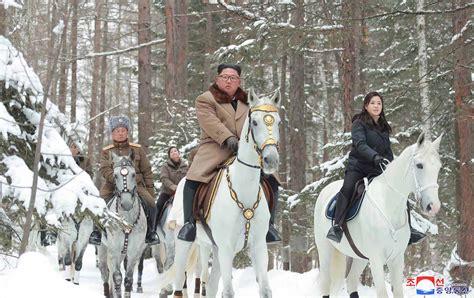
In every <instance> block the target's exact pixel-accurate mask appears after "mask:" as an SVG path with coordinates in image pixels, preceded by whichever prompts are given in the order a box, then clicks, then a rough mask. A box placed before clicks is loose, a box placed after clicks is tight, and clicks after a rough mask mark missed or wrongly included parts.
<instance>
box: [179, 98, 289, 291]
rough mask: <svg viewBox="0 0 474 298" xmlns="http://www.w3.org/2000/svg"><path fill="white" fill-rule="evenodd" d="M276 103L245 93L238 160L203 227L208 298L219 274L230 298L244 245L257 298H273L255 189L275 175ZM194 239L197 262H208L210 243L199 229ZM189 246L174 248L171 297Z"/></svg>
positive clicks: (262, 207) (262, 205)
mask: <svg viewBox="0 0 474 298" xmlns="http://www.w3.org/2000/svg"><path fill="white" fill-rule="evenodd" d="M279 99H280V97H279V91H276V92H274V93H273V95H272V96H269V97H262V98H258V97H257V96H256V95H255V93H254V92H253V90H251V91H250V92H249V104H250V112H249V114H248V121H246V122H245V124H244V127H243V129H242V133H241V138H240V141H239V150H238V153H237V159H236V160H235V161H234V163H233V164H232V165H230V166H228V167H227V169H226V173H225V175H226V177H223V178H222V180H221V181H220V184H219V186H218V188H217V193H216V198H215V201H214V204H213V205H212V207H211V210H210V217H209V219H208V222H207V224H208V226H209V228H210V230H211V233H212V238H213V241H214V243H215V246H213V266H212V271H211V276H210V278H209V283H208V286H207V295H208V296H209V297H215V296H216V294H217V287H218V281H219V275H220V274H222V281H223V285H224V289H223V294H222V295H223V297H234V290H233V287H232V261H233V259H234V257H235V255H236V253H237V252H239V251H240V250H242V249H243V248H244V247H245V246H246V245H248V246H249V249H250V255H251V259H252V264H253V267H254V269H255V273H256V276H257V282H258V285H259V292H260V296H261V297H271V295H272V292H271V289H270V285H269V281H268V275H267V265H268V252H267V243H266V241H265V236H266V234H267V231H268V227H269V220H270V212H269V209H268V205H267V202H266V199H265V196H264V194H263V191H262V190H261V188H260V175H261V171H262V170H263V171H264V172H265V173H266V174H272V173H274V172H275V171H276V170H277V169H278V163H279V155H278V141H279V131H278V128H279V124H280V117H279V115H278V106H279ZM196 239H197V241H198V244H199V246H200V248H201V260H203V262H207V258H206V257H205V256H204V257H203V254H204V255H207V256H209V253H210V252H209V249H207V248H208V247H210V245H211V243H212V241H211V239H209V237H208V236H207V234H206V232H205V229H204V227H203V225H202V223H197V236H196ZM190 245H191V243H188V242H184V241H181V240H177V242H176V254H175V265H176V279H175V282H174V287H175V295H179V294H180V292H181V289H182V285H183V280H184V267H185V263H186V260H185V259H186V256H187V251H188V248H189V246H190ZM206 267H207V266H206ZM219 271H220V272H219Z"/></svg>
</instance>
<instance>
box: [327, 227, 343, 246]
mask: <svg viewBox="0 0 474 298" xmlns="http://www.w3.org/2000/svg"><path fill="white" fill-rule="evenodd" d="M342 234H343V231H342V228H341V227H340V226H339V225H333V226H332V227H331V228H330V229H329V231H328V234H327V235H326V238H328V239H330V240H332V241H335V242H337V243H339V242H341V239H342Z"/></svg>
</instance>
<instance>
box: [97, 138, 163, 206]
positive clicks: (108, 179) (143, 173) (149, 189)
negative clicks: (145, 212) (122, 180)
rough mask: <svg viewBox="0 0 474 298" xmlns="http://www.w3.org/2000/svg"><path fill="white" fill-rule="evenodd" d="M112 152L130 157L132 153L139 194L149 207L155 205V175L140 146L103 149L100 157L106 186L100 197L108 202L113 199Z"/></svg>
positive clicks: (125, 143) (126, 142)
mask: <svg viewBox="0 0 474 298" xmlns="http://www.w3.org/2000/svg"><path fill="white" fill-rule="evenodd" d="M112 152H114V153H115V154H117V155H119V156H124V155H128V154H129V153H130V152H131V153H132V159H133V164H134V166H135V172H136V176H135V179H136V181H137V190H138V194H139V195H140V197H141V198H142V199H144V200H145V202H146V203H147V204H148V206H154V205H155V190H154V187H153V173H152V171H151V165H150V162H149V161H148V158H147V157H146V154H145V151H144V150H143V148H142V147H141V145H139V144H134V143H129V142H128V141H125V142H123V143H116V142H114V143H113V144H111V145H109V146H106V147H104V148H102V152H101V155H100V173H101V174H102V176H103V177H104V179H105V182H104V184H103V185H102V187H101V188H100V196H101V197H102V198H103V199H105V200H106V201H107V200H109V199H110V198H112V196H113V193H114V190H115V184H114V169H113V157H112Z"/></svg>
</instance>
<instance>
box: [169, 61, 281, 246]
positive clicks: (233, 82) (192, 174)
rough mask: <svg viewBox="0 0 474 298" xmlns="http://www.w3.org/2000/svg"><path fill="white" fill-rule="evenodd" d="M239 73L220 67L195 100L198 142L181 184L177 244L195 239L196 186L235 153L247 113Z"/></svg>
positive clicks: (232, 66) (231, 67)
mask: <svg viewBox="0 0 474 298" xmlns="http://www.w3.org/2000/svg"><path fill="white" fill-rule="evenodd" d="M240 73H241V68H240V66H238V65H235V64H220V65H219V66H218V67H217V74H218V75H217V77H216V79H215V82H214V84H213V85H211V86H210V87H209V91H206V92H204V93H203V94H201V95H199V96H198V97H197V98H196V115H197V119H198V122H199V126H200V128H201V138H200V144H199V147H198V150H197V152H196V154H195V156H194V158H193V162H192V164H191V166H190V168H189V170H188V173H187V175H186V183H185V184H184V190H183V211H184V221H185V224H184V226H183V227H182V228H181V230H180V231H179V234H178V238H179V239H181V240H185V241H194V239H195V238H196V224H195V221H194V218H193V216H192V205H193V198H194V195H195V193H196V190H197V188H198V186H199V184H200V183H209V181H210V180H211V179H212V177H213V176H214V175H215V174H216V171H217V167H218V166H219V165H220V164H222V163H223V162H224V161H226V160H227V159H228V158H229V157H231V156H232V155H234V154H236V153H237V150H238V147H239V138H240V134H241V131H242V128H243V126H244V123H245V121H246V120H247V117H246V116H247V115H248V112H249V105H248V102H247V93H245V92H244V91H243V90H242V89H241V88H240ZM277 189H278V186H277ZM272 228H273V226H270V230H271V232H272V233H276V235H274V236H275V237H270V239H271V240H270V241H275V240H277V239H278V238H279V236H278V232H276V230H275V229H274V228H273V229H272ZM267 239H269V238H268V235H267Z"/></svg>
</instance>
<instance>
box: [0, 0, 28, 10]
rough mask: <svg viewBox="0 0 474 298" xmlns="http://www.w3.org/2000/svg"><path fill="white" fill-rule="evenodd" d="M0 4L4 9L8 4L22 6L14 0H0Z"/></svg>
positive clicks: (16, 6)
mask: <svg viewBox="0 0 474 298" xmlns="http://www.w3.org/2000/svg"><path fill="white" fill-rule="evenodd" d="M0 5H3V7H4V8H5V9H8V8H9V7H10V6H11V7H15V8H19V9H21V8H23V7H22V6H21V5H20V4H18V3H16V2H15V0H2V1H0Z"/></svg>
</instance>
